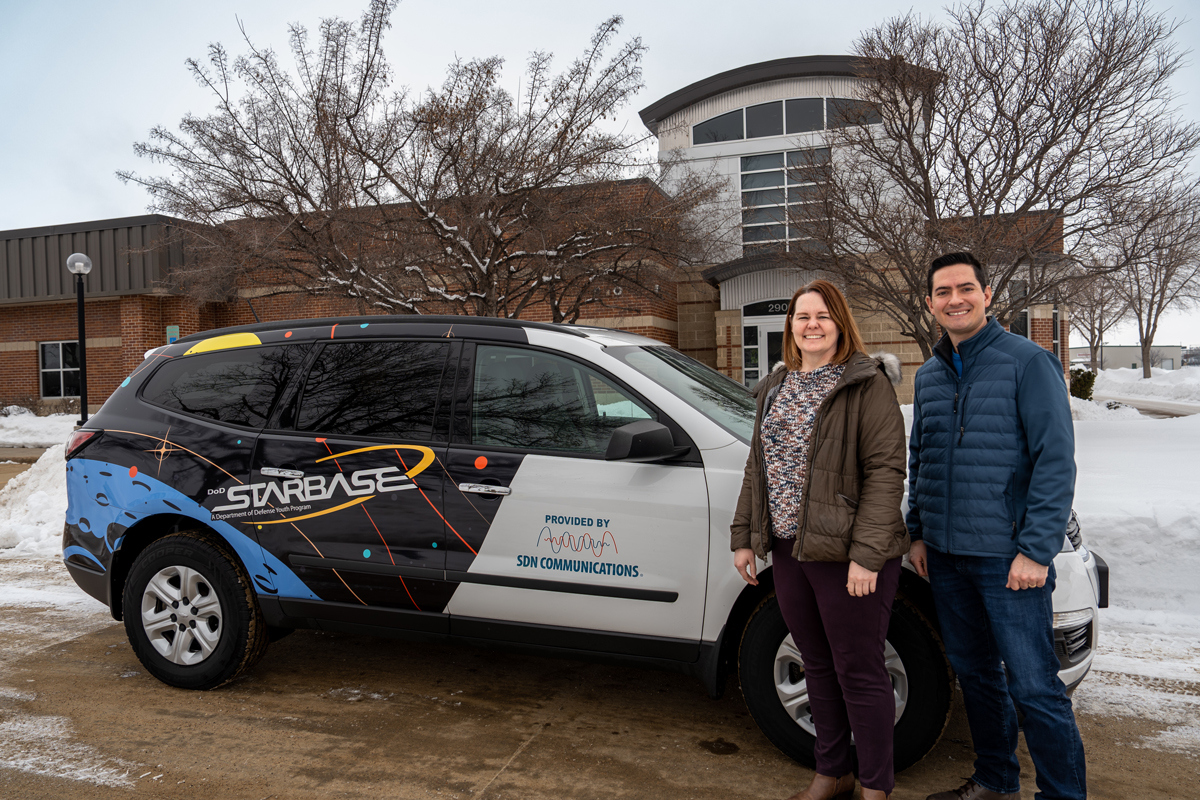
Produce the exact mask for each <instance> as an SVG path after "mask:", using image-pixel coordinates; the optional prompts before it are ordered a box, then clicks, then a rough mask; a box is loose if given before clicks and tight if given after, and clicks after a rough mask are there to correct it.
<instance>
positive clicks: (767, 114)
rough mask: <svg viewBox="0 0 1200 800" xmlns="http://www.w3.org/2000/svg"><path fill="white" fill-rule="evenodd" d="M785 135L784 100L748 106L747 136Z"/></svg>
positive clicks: (751, 137) (752, 137) (754, 137)
mask: <svg viewBox="0 0 1200 800" xmlns="http://www.w3.org/2000/svg"><path fill="white" fill-rule="evenodd" d="M782 135H783V102H782V101H779V100H776V101H775V102H774V103H763V104H761V105H757V106H748V107H747V108H746V138H747V139H758V138H761V137H763V136H782Z"/></svg>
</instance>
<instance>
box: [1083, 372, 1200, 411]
mask: <svg viewBox="0 0 1200 800" xmlns="http://www.w3.org/2000/svg"><path fill="white" fill-rule="evenodd" d="M1092 393H1093V394H1095V395H1099V396H1102V397H1152V398H1156V399H1159V400H1174V401H1177V402H1181V403H1200V369H1197V368H1196V367H1183V368H1182V369H1173V370H1172V369H1155V368H1151V370H1150V377H1149V378H1143V377H1142V371H1141V370H1140V369H1104V370H1100V373H1099V374H1098V375H1097V376H1096V384H1095V386H1093V387H1092Z"/></svg>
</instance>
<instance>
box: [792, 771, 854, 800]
mask: <svg viewBox="0 0 1200 800" xmlns="http://www.w3.org/2000/svg"><path fill="white" fill-rule="evenodd" d="M852 797H854V773H850V774H849V775H843V776H842V777H840V778H831V777H829V776H828V775H822V774H821V773H819V772H818V773H817V774H816V775H813V779H812V783H810V784H809V785H808V788H806V789H805V790H804V791H802V792H799V793H797V794H794V795H792V796H791V797H789V798H788V800H850V798H852Z"/></svg>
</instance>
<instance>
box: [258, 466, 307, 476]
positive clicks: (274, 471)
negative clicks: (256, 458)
mask: <svg viewBox="0 0 1200 800" xmlns="http://www.w3.org/2000/svg"><path fill="white" fill-rule="evenodd" d="M259 472H261V473H262V474H263V475H266V476H267V477H269V478H303V477H304V470H299V469H282V468H281V467H263V468H262V469H260V470H259Z"/></svg>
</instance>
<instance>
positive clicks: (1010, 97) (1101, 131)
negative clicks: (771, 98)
mask: <svg viewBox="0 0 1200 800" xmlns="http://www.w3.org/2000/svg"><path fill="white" fill-rule="evenodd" d="M946 13H947V17H948V21H947V22H946V23H945V24H941V23H937V22H933V21H929V20H923V19H921V18H920V17H918V16H916V15H914V14H912V13H909V14H907V15H904V16H900V17H896V18H894V19H891V20H889V21H887V22H886V23H884V24H882V25H880V26H878V27H875V28H872V29H870V30H868V31H867V32H865V33H864V34H862V36H861V37H860V38H859V39H858V41H857V43H856V45H855V52H856V54H857V55H858V56H860V60H859V62H858V65H859V66H858V72H859V75H860V76H861V77H862V78H863V80H862V81H860V84H859V85H860V88H861V91H860V95H859V99H860V100H861V101H862V102H860V103H858V104H848V103H843V104H842V107H841V109H840V110H839V119H838V120H836V123H837V124H838V125H839V127H835V128H834V129H833V130H832V131H831V132H830V146H831V149H832V153H833V157H832V159H831V163H830V167H829V169H828V173H827V176H826V177H825V179H824V180H822V181H820V182H818V183H817V184H816V185H815V187H814V189H813V192H812V196H811V202H808V203H806V204H803V205H797V206H793V207H792V208H793V212H792V214H793V221H794V222H795V223H796V224H798V225H804V226H807V227H808V229H809V231H810V232H811V235H812V236H813V239H814V241H813V243H812V246H811V247H808V248H800V249H799V252H798V253H796V254H795V258H796V259H797V260H798V261H800V262H802V264H803V265H804V266H806V267H808V268H817V269H825V270H827V271H829V272H832V273H833V274H835V275H836V276H838V277H840V278H841V280H842V281H843V282H844V283H845V284H846V287H847V289H848V291H850V292H851V293H853V294H854V296H855V297H856V299H857V300H858V301H859V302H860V303H862V304H864V305H866V306H868V307H871V308H873V309H875V310H877V311H879V312H882V313H884V314H886V315H887V316H889V317H891V319H892V320H894V321H895V323H896V324H897V325H898V326H899V328H900V330H901V331H902V332H903V333H904V334H905V335H907V336H911V337H913V338H914V339H916V340H917V342H918V343H919V344H920V346H921V349H922V352H924V353H925V354H926V355H927V356H928V355H929V354H930V353H931V351H932V346H933V344H934V343H935V342H936V338H937V330H936V326H935V325H934V321H933V319H932V318H931V316H930V315H929V314H928V312H927V310H926V308H925V306H924V303H923V298H924V297H925V295H926V294H927V290H926V283H925V279H926V269H927V267H928V264H929V262H930V260H931V259H932V258H934V257H936V256H937V255H939V254H941V253H944V252H948V251H955V250H970V251H972V252H974V253H975V254H976V255H977V256H979V257H980V259H981V260H982V261H983V262H984V263H985V264H987V265H988V267H989V271H990V279H991V285H992V288H993V292H994V296H995V299H994V301H993V305H992V311H993V313H994V314H995V315H996V317H997V318H998V319H999V320H1000V322H1001V323H1005V324H1006V323H1008V322H1009V321H1010V320H1011V319H1012V318H1013V317H1014V316H1016V315H1017V314H1018V313H1019V312H1020V311H1021V310H1022V309H1023V308H1024V307H1025V306H1027V305H1029V304H1034V303H1044V302H1052V301H1054V300H1056V299H1058V298H1059V297H1060V296H1061V295H1062V294H1063V290H1064V287H1065V285H1066V284H1068V283H1069V282H1071V281H1073V280H1076V279H1077V277H1078V276H1079V274H1080V272H1081V271H1085V272H1086V271H1091V270H1093V269H1094V265H1091V264H1089V263H1087V262H1086V261H1085V260H1084V258H1083V256H1084V255H1085V254H1086V252H1087V250H1088V248H1089V247H1090V246H1091V244H1092V240H1093V239H1094V237H1095V236H1097V235H1099V234H1102V233H1104V231H1105V230H1107V229H1108V228H1110V227H1112V225H1113V221H1112V220H1111V219H1110V218H1109V217H1108V216H1107V215H1106V214H1105V213H1104V212H1105V211H1106V210H1107V209H1108V208H1109V207H1110V206H1111V200H1112V198H1114V197H1126V196H1129V195H1130V194H1132V193H1136V192H1137V191H1138V190H1139V188H1140V187H1142V186H1145V185H1147V184H1148V183H1151V182H1156V181H1158V180H1159V179H1160V178H1161V176H1162V175H1164V174H1165V173H1169V172H1171V171H1173V170H1175V169H1178V168H1179V165H1180V164H1182V163H1186V161H1187V160H1188V158H1189V157H1190V155H1191V154H1192V153H1193V152H1194V151H1195V150H1196V148H1197V146H1198V145H1200V128H1198V127H1197V126H1196V125H1194V124H1185V123H1183V122H1181V121H1179V119H1178V117H1177V112H1176V110H1175V107H1174V100H1175V97H1176V95H1175V93H1174V92H1173V91H1172V90H1171V87H1170V79H1171V77H1172V76H1173V75H1174V74H1175V72H1176V71H1177V70H1178V69H1179V67H1180V66H1181V63H1182V59H1183V56H1184V54H1183V53H1182V52H1181V51H1180V49H1179V47H1178V45H1177V44H1176V43H1175V42H1174V41H1173V37H1174V34H1175V32H1176V29H1177V27H1178V24H1179V23H1178V22H1176V21H1173V20H1170V19H1168V18H1166V17H1165V16H1163V15H1161V14H1155V13H1152V12H1151V11H1150V10H1149V8H1148V7H1147V4H1146V2H1145V0H1082V2H1072V0H1033V1H1032V2H1020V1H1019V0H1000V2H995V3H990V4H989V3H988V2H987V0H974V1H973V2H969V3H966V4H962V5H957V6H954V7H952V8H950V9H948V10H947V12H946ZM831 124H834V123H832V122H831ZM1120 266H1121V265H1119V264H1109V265H1107V268H1108V269H1117V268H1119V267H1120ZM1015 281H1020V282H1021V290H1020V291H1012V292H1010V291H1008V289H1009V286H1010V283H1013V282H1015Z"/></svg>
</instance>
